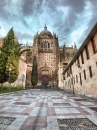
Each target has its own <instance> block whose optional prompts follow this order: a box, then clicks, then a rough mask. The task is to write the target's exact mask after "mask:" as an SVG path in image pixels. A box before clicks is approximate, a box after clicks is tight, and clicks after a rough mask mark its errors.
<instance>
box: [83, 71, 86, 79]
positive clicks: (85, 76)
mask: <svg viewBox="0 0 97 130" xmlns="http://www.w3.org/2000/svg"><path fill="white" fill-rule="evenodd" d="M83 72H84V79H86V71H85V70H83Z"/></svg>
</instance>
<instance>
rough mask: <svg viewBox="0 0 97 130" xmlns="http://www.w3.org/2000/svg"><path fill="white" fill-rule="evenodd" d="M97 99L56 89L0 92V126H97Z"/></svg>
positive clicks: (96, 129)
mask: <svg viewBox="0 0 97 130" xmlns="http://www.w3.org/2000/svg"><path fill="white" fill-rule="evenodd" d="M96 111H97V102H96V100H95V101H94V100H93V99H91V98H87V97H82V96H78V95H73V94H70V93H65V92H64V91H54V90H39V89H37V90H35V89H34V90H32V89H31V90H25V91H20V92H16V93H11V94H7V95H1V96H0V130H5V129H6V130H97V126H96V125H97V112H96Z"/></svg>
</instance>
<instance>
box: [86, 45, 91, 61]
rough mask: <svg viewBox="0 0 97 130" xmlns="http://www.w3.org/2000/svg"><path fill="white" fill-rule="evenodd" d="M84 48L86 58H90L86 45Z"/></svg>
mask: <svg viewBox="0 0 97 130" xmlns="http://www.w3.org/2000/svg"><path fill="white" fill-rule="evenodd" d="M85 50H86V57H87V60H88V59H90V56H89V51H88V47H87V46H86V47H85Z"/></svg>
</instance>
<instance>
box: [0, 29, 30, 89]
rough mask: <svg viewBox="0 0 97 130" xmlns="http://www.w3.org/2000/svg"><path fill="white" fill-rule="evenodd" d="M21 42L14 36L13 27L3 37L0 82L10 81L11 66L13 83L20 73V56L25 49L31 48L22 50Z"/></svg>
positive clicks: (0, 57)
mask: <svg viewBox="0 0 97 130" xmlns="http://www.w3.org/2000/svg"><path fill="white" fill-rule="evenodd" d="M21 48H22V47H21V44H19V43H18V41H16V38H15V36H14V31H13V28H11V29H10V30H9V32H8V34H7V36H6V37H5V38H4V39H3V45H2V47H1V48H0V50H1V53H0V83H1V87H2V83H4V82H6V81H8V78H9V68H11V70H12V71H11V73H10V82H11V83H13V82H14V81H15V80H16V79H17V77H18V73H19V67H18V66H19V58H20V56H21V54H22V53H23V52H24V51H27V50H29V49H25V50H21Z"/></svg>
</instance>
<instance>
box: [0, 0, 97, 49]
mask: <svg viewBox="0 0 97 130" xmlns="http://www.w3.org/2000/svg"><path fill="white" fill-rule="evenodd" d="M96 5H97V0H92V1H91V0H73V1H72V0H56V1H55V0H3V1H1V2H0V25H1V29H0V30H1V32H2V35H1V36H4V35H6V34H7V32H8V30H9V29H10V28H11V27H13V28H14V30H15V34H16V36H17V37H18V39H19V40H20V42H23V43H26V41H27V40H28V41H29V42H30V43H31V44H32V43H33V36H34V35H35V34H36V33H37V31H38V32H41V31H42V30H43V27H44V25H45V23H46V24H47V27H48V30H49V31H51V32H53V31H54V32H56V34H57V35H58V37H59V44H60V45H62V44H64V42H65V43H66V45H67V46H68V45H71V44H73V42H74V41H76V43H77V45H78V47H79V46H80V45H81V43H82V41H84V39H85V37H86V36H87V34H88V33H89V31H90V30H91V28H92V27H93V25H94V24H95V22H96V21H97V7H96ZM93 12H95V13H93ZM79 32H80V33H79ZM78 34H80V35H78ZM31 40H32V41H31Z"/></svg>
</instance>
